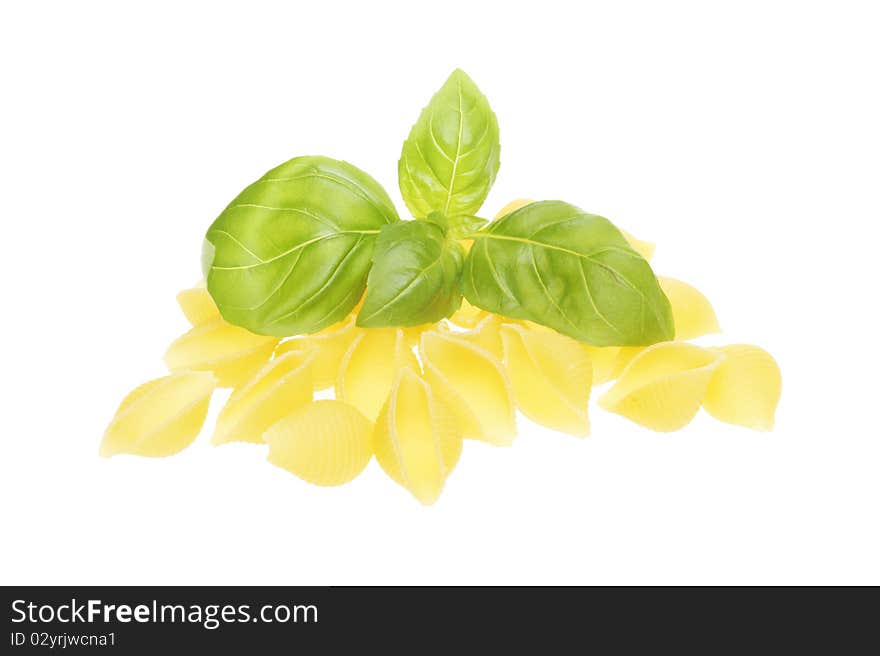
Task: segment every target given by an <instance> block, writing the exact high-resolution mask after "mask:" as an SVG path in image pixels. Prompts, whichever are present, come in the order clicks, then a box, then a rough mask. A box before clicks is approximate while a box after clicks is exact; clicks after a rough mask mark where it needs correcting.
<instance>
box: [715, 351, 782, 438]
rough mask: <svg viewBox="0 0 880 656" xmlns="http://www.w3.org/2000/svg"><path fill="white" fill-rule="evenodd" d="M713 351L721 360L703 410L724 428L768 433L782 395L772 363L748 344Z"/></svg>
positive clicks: (780, 377)
mask: <svg viewBox="0 0 880 656" xmlns="http://www.w3.org/2000/svg"><path fill="white" fill-rule="evenodd" d="M716 350H717V351H718V352H719V353H721V354H723V358H722V360H721V363H720V364H719V365H718V368H717V369H716V370H715V372H714V373H713V374H712V378H711V379H710V380H709V387H708V389H707V390H706V398H704V399H703V407H704V408H706V410H707V411H708V412H709V414H711V415H712V416H713V417H715V418H716V419H718V420H720V421H724V422H727V423H728V424H736V425H738V426H746V427H747V428H753V429H755V430H759V431H769V430H771V429H772V428H773V423H774V416H775V414H776V406H777V405H779V398H780V396H781V395H782V372H781V371H780V370H779V365H778V364H776V360H774V359H773V356H772V355H770V354H769V353H767V351H765V350H764V349H762V348H759V347H757V346H752V345H750V344H733V345H731V346H723V347H721V348H719V349H716Z"/></svg>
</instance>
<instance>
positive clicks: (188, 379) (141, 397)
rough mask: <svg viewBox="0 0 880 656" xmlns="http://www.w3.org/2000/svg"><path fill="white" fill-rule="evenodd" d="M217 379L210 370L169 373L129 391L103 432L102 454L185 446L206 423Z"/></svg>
mask: <svg viewBox="0 0 880 656" xmlns="http://www.w3.org/2000/svg"><path fill="white" fill-rule="evenodd" d="M215 387H216V379H215V378H214V375H213V374H211V373H209V372H186V373H179V374H171V375H170V376H165V377H163V378H157V379H155V380H151V381H150V382H148V383H144V384H143V385H141V386H140V387H138V388H136V389H135V390H134V391H132V392H131V393H130V394H129V395H128V396H127V397H125V399H124V400H123V401H122V403H121V404H120V405H119V409H118V410H117V411H116V414H115V415H114V417H113V420H112V421H111V422H110V426H109V427H108V428H107V431H106V432H105V433H104V439H103V441H102V442H101V451H100V453H101V455H102V456H107V457H109V456H113V455H116V454H118V453H129V454H132V455H137V456H149V457H163V456H170V455H173V454H175V453H177V452H178V451H182V450H183V449H185V448H186V447H188V446H189V445H190V444H191V443H192V442H193V440H195V438H196V436H197V435H198V434H199V431H200V430H201V428H202V425H203V424H204V423H205V416H206V414H207V412H208V405H209V403H210V402H211V394H213V392H214V388H215Z"/></svg>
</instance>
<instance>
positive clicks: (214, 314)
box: [177, 284, 220, 326]
mask: <svg viewBox="0 0 880 656" xmlns="http://www.w3.org/2000/svg"><path fill="white" fill-rule="evenodd" d="M177 304H178V305H179V306H180V309H181V311H182V312H183V315H184V316H185V317H186V320H187V321H189V323H190V325H192V326H198V325H200V324H203V323H206V322H208V321H211V320H213V319H217V318H219V317H220V310H218V309H217V305H216V304H215V303H214V299H213V298H211V294H209V293H208V289H207V288H206V287H205V285H204V284H201V285H198V286H196V287H192V288H191V289H184V290H183V291H182V292H180V293H179V294H178V295H177Z"/></svg>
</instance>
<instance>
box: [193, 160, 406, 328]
mask: <svg viewBox="0 0 880 656" xmlns="http://www.w3.org/2000/svg"><path fill="white" fill-rule="evenodd" d="M399 220H400V219H399V218H398V216H397V213H396V211H395V210H394V205H393V204H392V202H391V199H390V198H389V197H388V194H386V193H385V191H384V190H383V189H382V187H381V186H380V185H379V183H378V182H376V181H375V180H373V178H371V177H370V176H369V175H367V174H366V173H364V172H363V171H361V170H360V169H358V168H356V167H354V166H352V165H351V164H349V163H347V162H342V161H338V160H333V159H330V158H327V157H297V158H295V159H292V160H290V161H289V162H286V163H284V164H282V165H281V166H279V167H277V168H274V169H272V170H271V171H269V172H268V173H266V175H264V176H263V177H262V178H260V179H259V180H257V181H256V182H254V183H253V184H252V185H250V186H249V187H247V188H246V189H245V190H244V191H242V192H241V193H240V194H239V195H238V197H236V199H235V200H233V201H232V203H230V204H229V206H228V207H227V208H226V209H225V210H223V213H222V214H220V216H219V217H217V219H216V220H215V221H214V223H213V224H212V225H211V227H210V228H209V229H208V233H207V235H206V236H205V239H206V242H207V243H206V245H205V249H204V252H203V266H205V275H206V278H207V282H208V291H209V292H210V293H211V296H212V297H213V299H214V301H215V302H216V303H217V307H218V308H219V309H220V313H221V315H222V316H223V318H224V319H226V320H227V321H228V322H229V323H232V324H235V325H237V326H242V327H244V328H247V329H248V330H250V331H251V332H254V333H259V334H261V335H278V336H287V335H296V334H304V333H312V332H316V331H318V330H320V329H322V328H324V327H326V326H329V325H330V324H332V323H335V322H337V321H340V320H341V319H343V318H345V316H346V315H347V314H348V313H349V312H351V310H352V309H353V308H354V306H355V305H356V304H357V302H358V301H359V300H360V298H361V296H362V295H363V291H364V287H365V286H366V280H367V274H368V272H369V270H370V263H371V258H372V255H373V245H374V242H375V240H376V236H377V235H378V234H379V229H380V228H382V226H385V225H387V224H390V223H395V222H397V221H399Z"/></svg>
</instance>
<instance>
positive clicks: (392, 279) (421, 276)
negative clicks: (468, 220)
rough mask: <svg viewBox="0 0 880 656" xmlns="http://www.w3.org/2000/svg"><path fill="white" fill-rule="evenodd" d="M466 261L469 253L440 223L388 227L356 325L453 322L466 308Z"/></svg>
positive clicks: (380, 241) (378, 246)
mask: <svg viewBox="0 0 880 656" xmlns="http://www.w3.org/2000/svg"><path fill="white" fill-rule="evenodd" d="M463 261H464V249H463V248H462V247H461V245H460V244H459V243H458V242H456V241H455V240H453V239H450V238H449V237H447V236H446V234H445V231H444V230H443V229H442V228H441V227H440V226H438V225H437V224H435V223H429V222H427V221H404V222H402V223H395V224H394V225H388V226H385V227H383V228H382V232H380V233H379V237H378V238H377V239H376V249H375V251H374V253H373V268H372V269H371V270H370V277H369V279H368V280H367V295H366V297H365V298H364V306H363V307H362V308H361V311H360V313H359V314H358V318H357V324H358V325H359V326H365V327H370V328H376V327H380V326H417V325H419V324H423V323H432V322H434V321H439V320H440V319H443V318H444V317H448V316H450V315H451V314H452V313H454V312H455V311H456V310H457V309H458V308H459V306H460V305H461V290H460V286H459V278H460V276H461V267H462V263H463Z"/></svg>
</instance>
